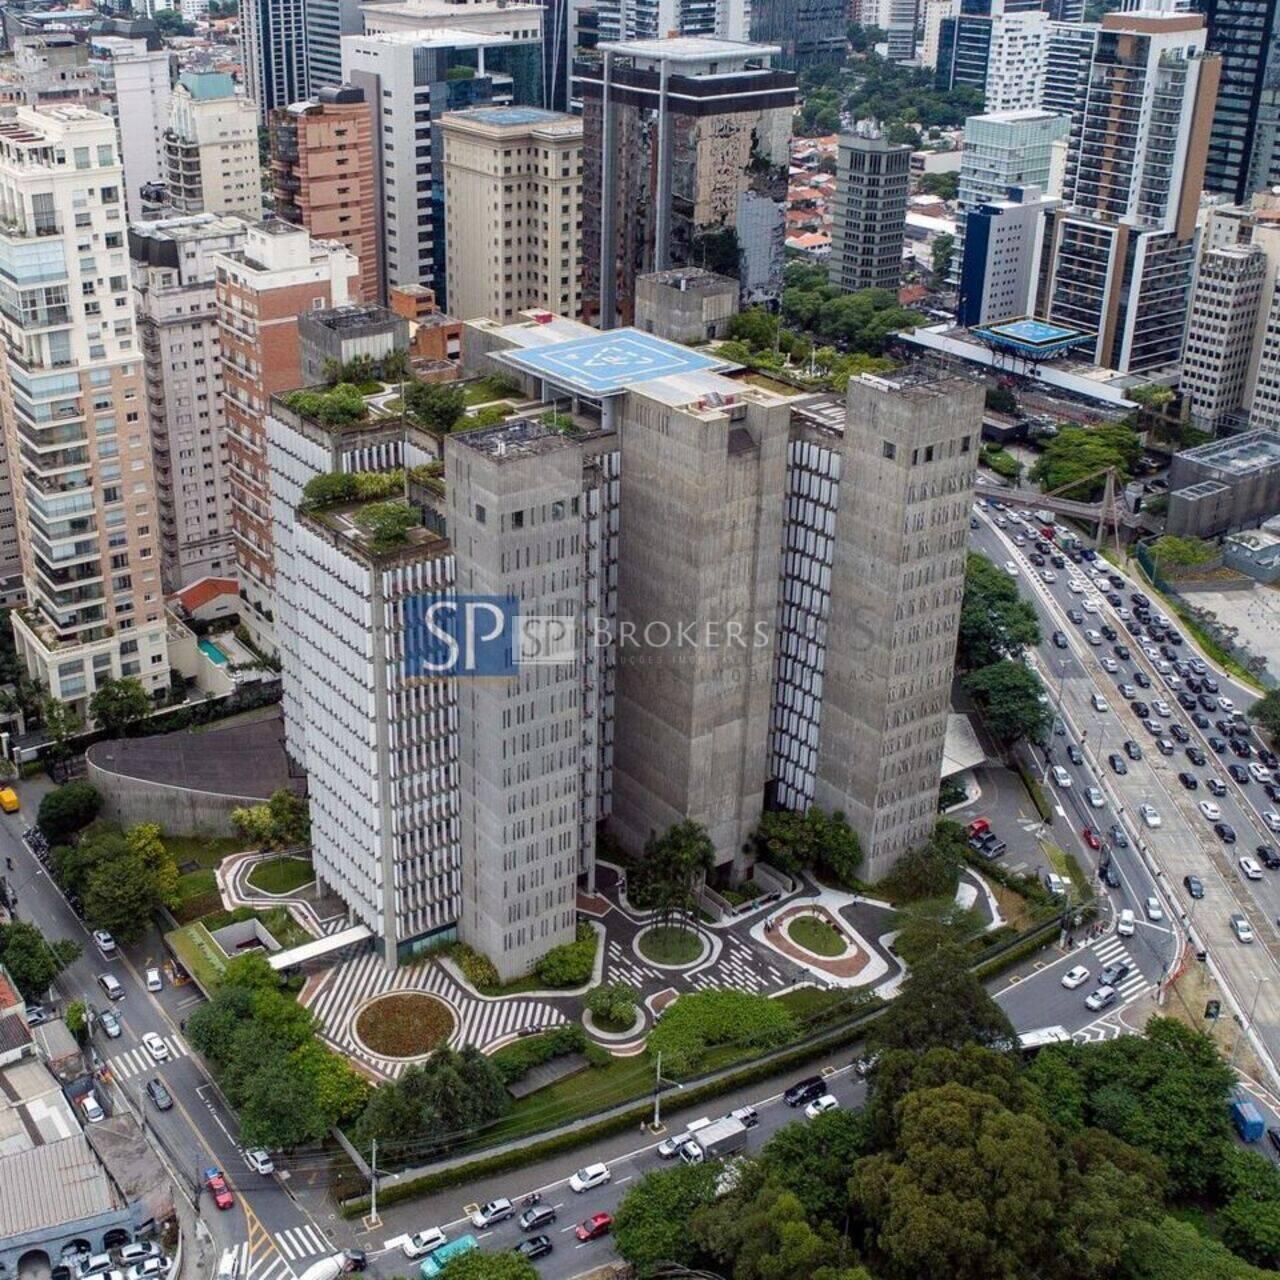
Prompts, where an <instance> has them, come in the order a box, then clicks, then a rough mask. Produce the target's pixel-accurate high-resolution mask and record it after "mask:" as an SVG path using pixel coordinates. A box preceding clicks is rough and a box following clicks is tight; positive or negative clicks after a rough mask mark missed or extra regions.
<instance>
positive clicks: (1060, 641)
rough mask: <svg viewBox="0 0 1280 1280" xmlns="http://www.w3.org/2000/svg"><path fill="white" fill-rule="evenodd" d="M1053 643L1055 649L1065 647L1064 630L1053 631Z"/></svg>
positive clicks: (1065, 637)
mask: <svg viewBox="0 0 1280 1280" xmlns="http://www.w3.org/2000/svg"><path fill="white" fill-rule="evenodd" d="M1053 645H1054V648H1055V649H1065V648H1066V647H1067V636H1066V632H1065V631H1055V632H1054V633H1053Z"/></svg>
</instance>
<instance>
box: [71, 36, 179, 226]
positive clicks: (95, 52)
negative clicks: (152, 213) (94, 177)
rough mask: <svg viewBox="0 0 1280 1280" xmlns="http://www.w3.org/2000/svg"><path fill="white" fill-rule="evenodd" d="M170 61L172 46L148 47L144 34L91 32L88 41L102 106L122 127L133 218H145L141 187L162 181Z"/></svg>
mask: <svg viewBox="0 0 1280 1280" xmlns="http://www.w3.org/2000/svg"><path fill="white" fill-rule="evenodd" d="M169 62H170V54H169V51H168V50H167V49H148V48H147V41H146V39H145V38H139V39H126V38H125V37H123V36H93V37H91V39H90V41H89V63H90V65H91V66H92V67H93V68H94V69H95V70H96V71H97V73H98V77H99V79H100V80H101V81H102V96H103V106H102V110H103V111H105V113H106V114H107V115H109V116H110V117H111V118H112V119H113V120H114V121H115V122H116V127H117V128H118V129H119V131H120V157H121V159H122V160H123V161H124V185H125V206H126V208H127V209H128V211H129V221H130V222H136V221H137V220H138V219H139V218H141V217H142V188H143V186H146V185H151V184H153V183H157V182H163V181H164V143H163V139H164V131H165V129H166V128H167V127H168V124H169Z"/></svg>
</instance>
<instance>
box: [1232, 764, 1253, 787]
mask: <svg viewBox="0 0 1280 1280" xmlns="http://www.w3.org/2000/svg"><path fill="white" fill-rule="evenodd" d="M1227 772H1228V773H1229V774H1230V775H1231V776H1232V778H1234V779H1235V781H1236V782H1238V783H1239V784H1240V785H1241V786H1242V787H1244V786H1247V785H1248V783H1249V770H1248V769H1246V768H1245V767H1244V765H1242V764H1229V765H1228V766H1227Z"/></svg>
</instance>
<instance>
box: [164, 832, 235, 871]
mask: <svg viewBox="0 0 1280 1280" xmlns="http://www.w3.org/2000/svg"><path fill="white" fill-rule="evenodd" d="M160 838H161V839H162V840H163V841H164V847H165V848H166V849H168V850H169V852H170V853H171V854H173V860H174V862H176V863H177V864H178V866H182V864H183V863H184V862H198V863H199V864H200V865H201V866H202V867H216V866H217V865H218V863H220V862H221V861H222V860H223V858H225V857H226V856H227V854H229V853H240V852H242V851H243V850H244V849H245V847H246V846H245V842H244V841H243V840H242V839H241V838H240V837H239V836H168V835H166V836H161V837H160Z"/></svg>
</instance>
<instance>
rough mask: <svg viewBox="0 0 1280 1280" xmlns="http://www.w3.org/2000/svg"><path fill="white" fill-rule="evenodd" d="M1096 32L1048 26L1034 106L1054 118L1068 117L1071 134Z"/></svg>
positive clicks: (1081, 103)
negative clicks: (1043, 59) (1038, 93)
mask: <svg viewBox="0 0 1280 1280" xmlns="http://www.w3.org/2000/svg"><path fill="white" fill-rule="evenodd" d="M1097 36H1098V28H1097V27H1096V26H1093V25H1083V24H1079V23H1070V22H1051V23H1050V24H1049V43H1048V46H1047V48H1046V51H1045V63H1044V86H1043V88H1042V89H1041V91H1040V100H1039V101H1038V102H1037V103H1035V104H1034V105H1035V106H1037V107H1039V108H1040V109H1041V110H1043V111H1049V112H1052V113H1053V114H1054V115H1061V116H1069V117H1070V119H1071V130H1072V132H1073V133H1074V132H1075V131H1077V130H1078V128H1079V125H1080V120H1081V118H1082V116H1083V114H1084V100H1085V94H1086V92H1087V90H1088V88H1089V66H1090V64H1091V63H1092V61H1093V46H1094V43H1095V41H1096V40H1097Z"/></svg>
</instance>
